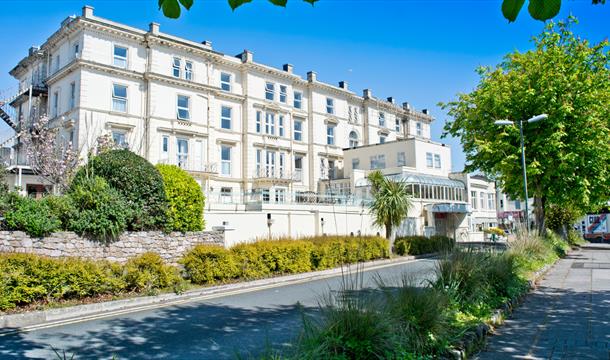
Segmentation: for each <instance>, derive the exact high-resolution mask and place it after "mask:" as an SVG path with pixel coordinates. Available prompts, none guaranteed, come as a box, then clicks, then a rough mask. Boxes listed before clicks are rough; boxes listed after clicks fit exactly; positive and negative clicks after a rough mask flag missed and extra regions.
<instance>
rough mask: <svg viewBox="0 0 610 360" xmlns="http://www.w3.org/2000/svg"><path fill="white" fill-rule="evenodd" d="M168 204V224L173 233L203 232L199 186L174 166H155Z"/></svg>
mask: <svg viewBox="0 0 610 360" xmlns="http://www.w3.org/2000/svg"><path fill="white" fill-rule="evenodd" d="M157 169H158V170H159V172H160V173H161V176H162V177H163V184H164V186H165V196H166V198H167V201H168V203H169V208H168V222H169V226H170V227H171V229H172V230H175V231H183V232H185V231H201V230H203V227H204V224H203V206H204V197H203V192H202V191H201V186H199V184H197V182H196V181H195V179H193V177H192V176H191V175H189V174H188V173H187V172H186V171H184V170H182V169H180V168H179V167H178V166H175V165H162V164H159V165H157Z"/></svg>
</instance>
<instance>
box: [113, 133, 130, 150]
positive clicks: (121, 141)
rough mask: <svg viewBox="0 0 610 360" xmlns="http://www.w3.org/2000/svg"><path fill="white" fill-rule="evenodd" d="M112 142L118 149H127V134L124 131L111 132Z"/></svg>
mask: <svg viewBox="0 0 610 360" xmlns="http://www.w3.org/2000/svg"><path fill="white" fill-rule="evenodd" d="M112 141H113V142H114V144H115V145H116V146H118V147H120V148H126V147H127V134H125V132H124V131H113V132H112Z"/></svg>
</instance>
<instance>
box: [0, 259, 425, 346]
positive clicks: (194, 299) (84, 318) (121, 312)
mask: <svg viewBox="0 0 610 360" xmlns="http://www.w3.org/2000/svg"><path fill="white" fill-rule="evenodd" d="M425 260H431V259H430V258H424V259H411V260H407V261H404V262H399V263H389V264H380V265H373V266H371V267H369V268H361V267H360V266H359V265H358V264H356V265H355V266H353V267H352V266H347V267H346V270H345V271H341V273H332V274H326V275H317V276H316V275H314V276H312V277H310V278H305V279H295V280H288V281H284V282H277V283H272V284H266V285H255V286H252V287H248V288H243V289H235V290H228V291H223V292H218V293H214V294H207V295H195V296H193V297H188V298H185V299H176V300H170V301H167V302H163V303H156V304H150V305H141V306H134V307H131V308H127V309H120V310H112V311H107V312H104V313H96V314H92V315H83V316H81V317H78V318H71V319H65V320H56V321H51V322H47V323H44V324H40V325H31V326H25V327H22V328H19V329H14V330H8V331H0V337H3V336H6V335H10V334H15V333H27V332H32V331H36V330H44V329H49V328H54V327H58V326H64V325H72V324H78V323H83V322H88V321H94V320H99V319H104V318H109V317H114V316H118V315H124V314H129V313H137V312H143V311H147V310H154V309H160V308H164V307H170V306H177V305H183V304H187V303H191V302H197V301H203V300H209V299H216V298H221V297H226V296H233V295H240V294H247V293H251V292H256V291H262V290H268V289H273V288H277V287H282V286H289V285H298V284H302V283H306V282H310V281H317V280H324V279H328V278H332V277H339V276H343V275H350V274H355V273H358V272H367V271H373V270H379V269H384V268H387V267H392V266H400V265H405V264H413V263H416V262H419V261H425ZM352 268H355V271H352ZM342 269H343V268H342Z"/></svg>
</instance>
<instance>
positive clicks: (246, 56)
mask: <svg viewBox="0 0 610 360" xmlns="http://www.w3.org/2000/svg"><path fill="white" fill-rule="evenodd" d="M239 57H240V58H241V62H243V63H248V62H252V59H253V58H254V54H252V53H251V52H250V51H248V50H244V51H243V52H242V53H241V54H239Z"/></svg>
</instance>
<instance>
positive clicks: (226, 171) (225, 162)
mask: <svg viewBox="0 0 610 360" xmlns="http://www.w3.org/2000/svg"><path fill="white" fill-rule="evenodd" d="M220 173H221V174H222V175H226V176H230V175H231V147H230V146H228V145H221V146H220Z"/></svg>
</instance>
